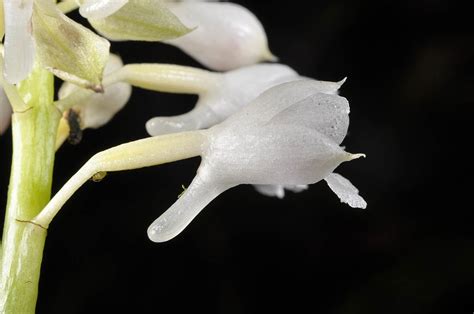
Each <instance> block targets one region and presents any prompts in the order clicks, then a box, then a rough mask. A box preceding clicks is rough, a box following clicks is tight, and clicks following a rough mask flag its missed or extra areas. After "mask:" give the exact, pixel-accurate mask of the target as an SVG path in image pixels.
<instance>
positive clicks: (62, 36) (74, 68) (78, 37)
mask: <svg viewBox="0 0 474 314" xmlns="http://www.w3.org/2000/svg"><path fill="white" fill-rule="evenodd" d="M33 35H34V38H35V44H36V58H37V61H38V62H39V63H40V64H41V65H42V66H44V67H45V68H46V69H48V70H49V71H51V72H52V73H54V74H55V75H56V76H58V77H59V78H61V79H63V80H65V81H69V82H71V83H74V84H76V85H80V86H83V87H86V88H90V89H93V90H96V91H100V90H101V81H102V74H103V71H104V67H105V64H106V63H107V60H108V58H109V48H110V43H109V42H108V41H107V40H106V39H104V38H102V37H100V36H98V35H96V34H95V33H93V32H92V31H90V30H89V29H87V28H85V27H84V26H82V25H80V24H78V23H76V22H74V21H73V20H71V19H69V18H68V17H67V16H66V15H64V14H63V13H61V12H60V11H59V10H58V9H57V8H56V7H55V6H51V5H49V4H47V3H45V1H39V2H37V3H36V4H35V10H34V12H33Z"/></svg>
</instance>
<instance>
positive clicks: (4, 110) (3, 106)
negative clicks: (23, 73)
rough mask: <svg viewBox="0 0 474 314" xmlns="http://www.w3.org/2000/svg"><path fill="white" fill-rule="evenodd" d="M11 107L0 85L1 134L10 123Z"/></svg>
mask: <svg viewBox="0 0 474 314" xmlns="http://www.w3.org/2000/svg"><path fill="white" fill-rule="evenodd" d="M11 115H12V107H11V106H10V102H9V101H8V98H7V95H5V91H4V90H3V88H1V87H0V134H3V132H5V130H6V129H7V128H8V126H9V125H10V119H11Z"/></svg>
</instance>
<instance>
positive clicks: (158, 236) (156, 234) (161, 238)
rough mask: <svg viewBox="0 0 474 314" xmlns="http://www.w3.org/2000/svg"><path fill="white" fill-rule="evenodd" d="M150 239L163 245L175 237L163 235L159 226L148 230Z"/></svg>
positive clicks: (152, 226) (153, 226)
mask: <svg viewBox="0 0 474 314" xmlns="http://www.w3.org/2000/svg"><path fill="white" fill-rule="evenodd" d="M147 234H148V238H149V239H150V240H151V241H152V242H155V243H162V242H166V241H169V240H171V239H172V238H174V236H169V235H167V234H163V233H161V232H160V231H159V229H158V226H156V225H155V224H153V225H151V226H150V227H149V228H148V230H147Z"/></svg>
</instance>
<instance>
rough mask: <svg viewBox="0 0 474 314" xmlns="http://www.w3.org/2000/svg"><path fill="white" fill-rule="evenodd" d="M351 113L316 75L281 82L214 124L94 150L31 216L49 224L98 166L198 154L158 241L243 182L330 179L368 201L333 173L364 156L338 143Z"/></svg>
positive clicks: (352, 198)
mask: <svg viewBox="0 0 474 314" xmlns="http://www.w3.org/2000/svg"><path fill="white" fill-rule="evenodd" d="M348 114H349V104H348V102H347V100H346V99H345V98H343V97H340V96H337V95H327V94H323V93H320V92H319V89H318V84H317V82H315V81H312V80H299V81H293V82H287V83H283V84H281V85H278V86H275V87H273V88H271V89H269V90H268V91H266V92H265V93H263V94H262V95H260V96H259V97H258V98H257V99H255V100H254V101H253V102H252V103H251V104H249V105H248V106H246V107H245V108H244V109H243V110H241V111H240V112H238V113H237V114H235V115H233V116H232V117H230V118H229V119H228V120H226V121H225V122H223V123H221V124H219V125H216V126H214V127H212V128H210V129H208V130H201V131H192V132H182V133H177V134H170V135H164V136H157V137H151V138H146V139H142V140H138V141H134V142H130V143H127V144H123V145H119V146H117V147H114V148H111V149H108V150H106V151H103V152H100V153H98V154H96V155H95V156H93V157H92V158H91V159H90V160H89V161H88V162H87V163H86V164H85V165H84V166H83V167H82V168H81V169H80V170H79V171H78V172H77V173H76V174H75V175H74V176H73V177H72V178H71V179H70V180H69V181H68V182H67V183H66V184H65V185H64V186H63V188H61V190H60V191H59V192H58V193H57V194H56V195H55V196H54V197H53V198H52V199H51V201H50V202H49V203H48V205H47V206H46V207H45V208H44V209H43V211H42V212H41V213H40V214H39V215H38V216H37V217H36V218H35V219H34V220H33V222H34V223H37V224H39V225H42V226H44V227H45V228H46V227H48V225H49V223H50V222H51V220H52V219H53V218H54V216H55V215H56V214H57V213H58V211H59V210H60V208H61V207H62V206H63V205H64V203H65V202H66V201H67V199H69V197H71V195H72V194H73V193H74V192H75V191H76V190H77V189H78V188H79V187H80V186H81V185H82V184H84V183H85V182H87V181H88V180H89V179H90V178H91V177H93V176H94V175H96V174H98V173H102V172H107V171H120V170H127V169H137V168H142V167H148V166H153V165H159V164H163V163H167V162H172V161H176V160H180V159H186V158H191V157H195V156H198V155H201V157H202V162H201V165H200V167H199V169H198V172H197V175H196V177H195V178H194V180H193V182H192V183H191V185H190V186H189V188H188V189H187V190H186V191H185V192H184V194H183V195H182V196H181V197H180V198H179V199H178V200H177V201H176V203H175V204H174V205H173V206H171V207H170V208H169V209H168V210H167V211H166V212H165V213H164V214H163V215H162V216H160V217H159V218H158V219H157V220H155V221H154V222H153V224H152V225H151V226H150V227H149V229H148V235H149V237H150V239H151V240H152V241H154V242H163V241H167V240H170V239H172V238H173V237H175V236H176V235H178V234H179V233H180V232H181V231H182V230H183V229H184V228H185V227H186V226H187V225H188V224H189V223H190V222H191V221H192V219H194V217H196V215H197V214H198V213H199V212H200V211H201V210H202V209H203V208H204V207H205V206H206V205H207V204H209V202H211V201H212V200H213V199H214V198H215V197H217V196H218V195H219V194H220V193H222V192H224V191H225V190H227V189H229V188H231V187H234V186H237V185H239V184H284V185H301V184H312V183H316V182H318V181H320V180H323V179H325V180H326V181H327V182H328V184H329V186H330V188H331V189H332V190H333V191H334V192H335V193H336V194H337V195H338V196H339V198H340V199H341V201H342V202H346V203H348V204H349V205H351V206H353V207H361V208H365V206H366V203H365V201H364V200H363V199H362V198H361V197H360V196H359V195H358V191H357V189H356V188H355V187H354V186H353V185H352V184H351V183H350V182H349V181H348V180H347V179H344V178H342V177H341V176H340V175H337V174H334V173H333V171H334V169H335V168H336V167H337V166H338V165H339V164H340V163H342V162H345V161H350V160H353V159H356V158H359V157H361V156H364V155H363V154H350V153H347V152H345V151H344V150H343V149H342V148H341V147H340V146H339V145H338V142H339V141H341V140H342V138H344V136H345V135H346V132H347V126H348V122H349V119H348ZM295 152H296V153H295ZM269 156H270V157H269Z"/></svg>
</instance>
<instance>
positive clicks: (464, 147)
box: [0, 0, 474, 314]
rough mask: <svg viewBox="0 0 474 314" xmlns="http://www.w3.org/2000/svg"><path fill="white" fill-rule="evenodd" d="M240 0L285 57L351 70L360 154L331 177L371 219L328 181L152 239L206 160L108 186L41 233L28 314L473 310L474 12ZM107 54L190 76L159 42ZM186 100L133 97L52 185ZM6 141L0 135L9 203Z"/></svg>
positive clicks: (121, 177) (333, 72) (303, 65)
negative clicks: (350, 188) (156, 224)
mask: <svg viewBox="0 0 474 314" xmlns="http://www.w3.org/2000/svg"><path fill="white" fill-rule="evenodd" d="M238 2H239V3H241V4H243V5H245V6H247V7H248V8H249V9H250V10H251V11H253V12H254V13H255V14H256V15H257V16H258V17H259V18H260V19H261V21H262V23H263V24H264V26H265V28H266V30H267V34H268V37H269V41H270V47H271V49H272V51H273V52H274V53H275V54H276V55H278V56H279V57H280V60H281V62H282V63H286V64H288V65H290V66H292V67H293V68H294V69H295V70H297V71H298V72H299V73H300V74H302V75H305V76H310V77H314V78H318V79H323V80H340V79H341V78H343V77H345V76H348V81H347V82H346V84H345V85H344V87H343V88H342V91H341V93H342V95H343V96H345V97H347V98H348V99H349V101H350V103H351V126H350V131H349V134H348V136H347V138H346V140H345V141H344V143H343V145H345V146H346V147H347V150H348V151H352V152H359V151H360V152H365V153H366V154H367V156H368V157H367V158H366V159H363V160H357V161H353V162H350V163H347V164H344V165H342V166H341V167H340V168H339V170H338V171H339V172H340V173H342V174H343V175H345V176H346V177H347V178H349V179H350V180H351V181H352V182H353V183H354V185H356V186H357V187H358V188H359V190H360V191H361V194H362V195H363V196H364V197H365V199H366V200H367V202H368V207H367V209H366V210H360V209H352V208H350V207H348V206H346V205H344V204H341V203H340V202H339V200H338V199H337V197H336V196H335V195H334V194H333V193H332V192H331V191H330V190H329V188H328V187H327V186H326V184H325V183H322V182H320V183H317V184H314V185H312V186H311V188H310V189H309V190H308V191H306V192H304V193H301V194H291V193H290V194H288V196H287V197H286V198H285V199H284V200H278V199H272V198H267V197H264V196H261V195H259V194H258V193H256V192H255V191H254V190H253V188H252V187H250V186H239V187H237V188H234V189H232V190H230V191H228V192H226V193H224V194H223V195H221V196H220V197H218V198H217V199H216V200H215V201H214V202H213V203H211V204H210V205H209V206H208V207H207V208H206V209H205V210H204V211H203V212H202V213H201V214H200V215H199V216H198V218H197V219H196V220H195V221H193V223H192V224H191V225H190V226H189V227H188V228H187V229H186V230H185V231H184V232H183V233H182V234H181V235H180V236H179V237H177V238H176V239H174V240H172V241H170V242H167V243H163V244H155V243H152V242H150V241H149V240H148V238H147V236H146V228H147V227H148V225H149V224H150V223H151V222H152V221H153V220H154V219H155V218H156V217H158V215H160V214H161V213H162V212H163V211H164V210H166V209H167V208H168V207H169V206H170V205H171V204H172V203H173V202H174V201H175V200H176V197H177V195H178V194H179V193H181V191H182V188H181V185H188V184H189V182H190V181H191V179H192V177H193V176H194V173H195V171H196V169H197V166H198V165H199V159H192V160H187V161H182V162H177V163H173V164H169V165H163V166H159V167H154V168H148V169H142V170H137V171H129V172H123V173H113V174H109V176H107V178H106V179H105V180H104V181H102V182H101V183H87V184H86V185H85V186H84V187H83V188H81V189H80V190H79V191H78V192H77V193H76V194H75V195H74V196H73V197H72V198H71V200H70V201H69V202H68V203H67V204H66V206H65V207H64V208H63V210H62V211H61V213H60V215H59V216H58V217H57V219H56V220H55V222H54V223H53V224H52V226H51V227H50V231H49V235H48V241H47V243H46V249H45V256H44V262H43V270H42V274H41V283H40V295H39V301H38V307H37V309H38V313H93V312H99V311H102V312H104V313H108V312H134V313H170V312H174V313H181V312H185V311H188V312H189V311H192V312H198V311H199V312H200V311H203V312H204V313H262V312H265V313H266V312H277V313H280V312H281V313H283V312H290V313H335V314H336V313H364V314H371V313H374V314H375V313H377V314H378V313H472V312H473V311H474V298H473V292H474V237H473V236H474V234H473V222H474V219H473V218H474V217H473V213H472V208H471V207H472V206H470V199H471V197H472V191H471V190H472V188H471V187H472V184H471V183H470V182H471V181H470V180H471V179H470V170H471V163H472V154H470V153H469V148H470V145H471V141H470V139H471V137H470V136H469V135H470V129H471V128H470V124H472V122H471V121H472V113H473V106H474V101H473V100H474V97H473V96H472V94H471V91H472V90H471V89H472V87H473V84H472V83H473V81H474V80H473V78H474V77H473V76H474V75H473V74H472V73H474V72H473V70H474V66H473V63H474V62H473V61H474V45H473V40H474V33H473V32H472V30H471V29H470V25H471V23H472V16H470V13H469V12H470V11H468V10H467V8H464V7H462V6H460V4H459V3H457V4H456V3H455V2H454V1H441V0H438V1H436V0H432V1H429V0H425V1H421V0H417V1H406V2H404V1H345V0H339V1H310V2H307V3H306V2H305V3H303V2H301V1H284V2H283V1H282V2H273V1H272V2H270V1H258V2H257V1H238ZM74 16H77V15H74ZM112 50H113V52H116V53H119V54H120V55H121V56H122V57H123V59H124V61H125V62H126V63H136V62H166V63H178V64H186V65H195V66H198V64H197V63H195V62H194V61H193V60H191V59H190V58H189V57H187V56H186V55H184V54H183V53H182V52H180V51H179V50H177V49H175V48H173V47H170V46H166V45H163V44H157V43H154V44H152V43H117V44H114V45H113V47H112ZM196 99H197V98H196V97H194V96H183V95H171V94H158V93H153V92H148V91H142V90H138V89H135V90H134V93H133V96H132V100H131V101H130V103H129V104H128V105H127V106H126V108H125V109H124V110H122V111H121V112H120V113H119V114H118V115H117V116H116V117H115V118H114V120H113V121H112V122H111V123H110V124H108V125H106V126H105V127H103V128H101V129H99V130H94V131H86V132H85V134H84V139H83V141H82V143H81V144H80V145H78V146H71V145H66V146H64V147H63V148H61V150H60V151H59V153H58V155H57V166H56V169H55V182H54V191H57V190H58V189H59V188H60V187H61V186H62V184H64V182H65V181H66V180H67V179H68V178H69V177H70V176H71V175H72V174H73V173H74V172H75V171H76V170H77V169H79V167H80V166H81V165H82V164H83V163H84V162H85V161H86V160H87V159H88V158H89V157H90V156H92V155H93V154H94V153H95V152H98V151H100V150H102V149H105V148H108V147H111V146H114V145H117V144H120V143H123V142H126V141H130V140H134V139H138V138H143V137H145V136H147V134H146V132H145V129H144V124H145V122H146V121H147V120H148V119H149V118H151V117H153V116H156V115H174V114H178V113H183V112H186V111H188V110H190V109H191V108H192V107H193V104H194V103H195V101H196ZM10 136H11V132H10V131H8V132H7V133H6V135H5V136H2V137H0V152H1V157H0V158H1V159H0V160H1V164H0V167H1V173H2V175H1V178H0V180H1V181H0V184H1V186H0V187H1V202H2V204H5V198H6V187H7V183H8V176H7V173H8V172H9V166H8V164H9V161H10V159H9V158H10V157H7V156H8V155H9V154H10V152H11V139H10ZM7 153H8V154H7ZM2 207H3V206H2Z"/></svg>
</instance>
